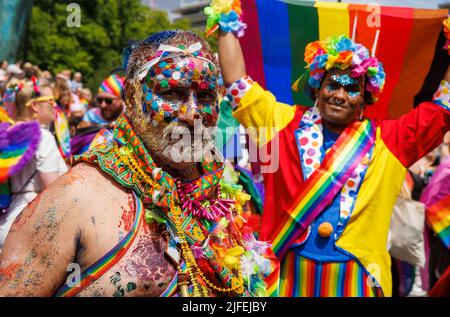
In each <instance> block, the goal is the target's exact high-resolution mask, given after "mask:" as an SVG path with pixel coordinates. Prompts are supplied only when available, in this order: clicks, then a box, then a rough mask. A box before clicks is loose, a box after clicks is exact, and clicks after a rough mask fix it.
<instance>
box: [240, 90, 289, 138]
mask: <svg viewBox="0 0 450 317" xmlns="http://www.w3.org/2000/svg"><path fill="white" fill-rule="evenodd" d="M295 109H296V107H293V106H290V105H287V104H284V103H280V102H277V100H276V99H275V96H274V95H272V94H271V93H270V92H269V91H266V90H264V89H263V88H262V87H261V86H260V85H259V84H257V83H254V84H253V86H252V87H251V88H250V90H249V91H248V92H247V93H246V94H245V95H244V97H243V98H242V99H241V100H240V102H239V106H238V107H237V109H236V110H235V111H234V112H233V116H234V117H235V118H236V120H238V121H239V123H240V124H242V125H243V126H244V127H245V128H246V129H247V131H248V133H249V135H250V137H251V138H252V139H253V141H254V142H256V144H258V146H263V145H265V144H267V143H268V142H269V141H270V140H272V138H273V137H275V135H276V134H277V133H278V131H280V130H282V129H284V128H285V127H286V126H287V125H288V124H289V122H291V120H292V119H293V118H294V116H295V111H296V110H295ZM253 131H254V132H253Z"/></svg>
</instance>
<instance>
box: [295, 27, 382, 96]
mask: <svg viewBox="0 0 450 317" xmlns="http://www.w3.org/2000/svg"><path fill="white" fill-rule="evenodd" d="M304 60H305V62H306V69H307V70H308V71H307V73H308V75H309V79H308V84H309V86H310V87H312V88H320V85H321V82H322V80H323V78H324V77H325V73H326V72H327V71H329V70H330V69H332V68H338V69H342V70H345V69H350V70H351V74H350V76H351V77H353V78H355V77H358V76H361V75H365V76H366V86H365V90H366V93H368V94H369V96H368V97H369V98H367V100H368V102H369V103H374V102H376V101H377V100H378V96H379V94H380V93H381V91H382V90H383V87H384V83H385V80H386V73H385V72H384V69H383V65H382V63H381V62H379V61H378V59H377V58H376V57H374V56H370V54H369V50H368V49H367V48H366V47H365V46H364V45H362V44H358V43H355V42H354V41H352V40H351V39H350V38H348V37H347V36H345V35H339V36H331V37H329V38H327V39H325V40H322V41H315V42H312V43H309V44H308V45H307V46H306V48H305V59H304ZM302 77H304V76H303V75H302ZM302 77H301V78H300V79H299V80H297V81H296V82H295V83H294V85H293V86H292V88H293V90H295V91H298V87H299V84H300V81H301V80H302Z"/></svg>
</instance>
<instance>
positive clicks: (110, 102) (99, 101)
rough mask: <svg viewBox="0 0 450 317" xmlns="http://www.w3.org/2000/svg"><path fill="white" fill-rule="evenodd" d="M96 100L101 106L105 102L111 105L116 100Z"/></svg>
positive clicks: (99, 98)
mask: <svg viewBox="0 0 450 317" xmlns="http://www.w3.org/2000/svg"><path fill="white" fill-rule="evenodd" d="M96 100H97V102H98V104H100V105H101V104H102V102H103V101H104V102H106V104H108V105H110V104H112V103H113V102H114V100H115V99H113V98H101V97H98V98H96Z"/></svg>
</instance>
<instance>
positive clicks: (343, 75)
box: [317, 69, 364, 133]
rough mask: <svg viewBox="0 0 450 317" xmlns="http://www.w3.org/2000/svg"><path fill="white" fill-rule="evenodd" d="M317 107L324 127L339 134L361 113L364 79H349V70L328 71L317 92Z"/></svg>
mask: <svg viewBox="0 0 450 317" xmlns="http://www.w3.org/2000/svg"><path fill="white" fill-rule="evenodd" d="M317 106H318V108H319V111H320V115H321V116H322V121H323V124H324V126H325V127H326V128H328V129H329V130H331V131H333V132H335V133H341V132H342V131H343V130H344V129H345V128H346V126H347V125H348V124H349V123H351V122H353V121H355V120H358V118H359V117H360V115H361V112H362V111H363V108H364V77H363V76H361V77H358V78H351V76H350V71H349V70H339V69H332V70H330V71H329V72H327V74H326V76H325V78H324V79H323V82H322V85H321V87H320V89H319V91H318V92H317Z"/></svg>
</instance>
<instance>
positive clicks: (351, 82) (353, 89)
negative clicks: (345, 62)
mask: <svg viewBox="0 0 450 317" xmlns="http://www.w3.org/2000/svg"><path fill="white" fill-rule="evenodd" d="M330 80H331V83H329V84H328V85H327V89H328V91H329V92H334V91H336V90H337V89H338V88H340V87H343V88H344V89H345V91H346V92H347V94H348V95H349V96H350V97H352V98H355V97H357V96H359V95H360V94H361V92H360V91H359V87H358V84H359V80H358V79H356V78H352V77H350V76H349V75H348V74H343V75H337V74H334V75H331V76H330Z"/></svg>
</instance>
